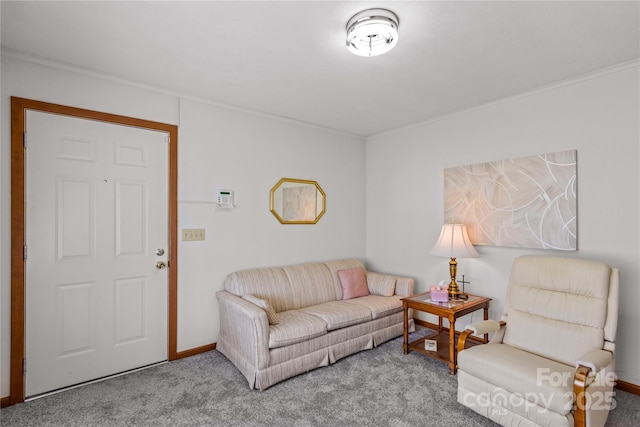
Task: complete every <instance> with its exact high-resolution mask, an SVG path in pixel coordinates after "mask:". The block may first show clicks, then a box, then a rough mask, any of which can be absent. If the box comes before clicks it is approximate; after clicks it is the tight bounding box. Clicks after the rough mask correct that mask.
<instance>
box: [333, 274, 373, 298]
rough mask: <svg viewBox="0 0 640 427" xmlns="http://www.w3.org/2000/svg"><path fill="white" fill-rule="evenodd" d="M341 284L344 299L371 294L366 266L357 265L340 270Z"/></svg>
mask: <svg viewBox="0 0 640 427" xmlns="http://www.w3.org/2000/svg"><path fill="white" fill-rule="evenodd" d="M338 277H339V278H340V286H341V287H342V299H343V300H345V299H351V298H357V297H362V296H365V295H369V288H368V287H367V279H366V278H365V274H364V268H362V267H356V268H349V269H347V270H340V271H338Z"/></svg>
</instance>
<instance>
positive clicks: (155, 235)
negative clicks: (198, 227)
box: [25, 111, 168, 397]
mask: <svg viewBox="0 0 640 427" xmlns="http://www.w3.org/2000/svg"><path fill="white" fill-rule="evenodd" d="M26 129H27V149H26V212H27V214H26V221H27V223H26V248H27V249H26V256H27V259H26V308H25V310H26V313H25V322H26V324H25V327H26V343H25V344H26V374H25V375H26V376H25V396H26V397H32V396H36V395H38V394H42V393H46V392H49V391H53V390H56V389H60V388H63V387H67V386H71V385H75V384H79V383H82V382H85V381H90V380H94V379H97V378H101V377H105V376H109V375H112V374H116V373H119V372H123V371H127V370H130V369H134V368H137V367H141V366H145V365H149V364H152V363H156V362H160V361H163V360H166V359H167V280H168V278H167V268H165V265H166V262H167V259H168V257H167V253H168V223H167V221H168V212H167V197H168V161H167V158H168V157H167V156H168V137H167V134H166V133H164V132H159V131H152V130H148V129H140V128H135V127H129V126H123V125H117V124H111V123H105V122H99V121H93V120H87V119H80V118H74V117H70V116H62V115H56V114H50V113H42V112H37V111H28V112H27V116H26Z"/></svg>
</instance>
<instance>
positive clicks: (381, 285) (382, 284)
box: [367, 272, 396, 297]
mask: <svg viewBox="0 0 640 427" xmlns="http://www.w3.org/2000/svg"><path fill="white" fill-rule="evenodd" d="M367 287H368V288H369V293H370V294H372V295H382V296H383V297H390V296H391V295H393V294H394V293H395V292H396V278H395V277H393V276H391V275H389V274H380V273H372V272H368V273H367Z"/></svg>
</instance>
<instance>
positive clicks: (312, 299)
mask: <svg viewBox="0 0 640 427" xmlns="http://www.w3.org/2000/svg"><path fill="white" fill-rule="evenodd" d="M282 269H283V270H284V272H285V273H286V275H287V276H288V278H289V283H290V284H291V295H288V296H287V298H288V299H290V300H292V301H293V306H292V307H291V308H294V309H299V308H303V307H309V306H311V305H315V304H322V303H324V302H329V301H336V300H337V299H338V297H337V293H336V289H335V287H334V286H333V281H332V278H331V272H330V271H329V269H328V268H327V266H326V265H324V264H323V263H305V264H296V265H288V266H285V267H282Z"/></svg>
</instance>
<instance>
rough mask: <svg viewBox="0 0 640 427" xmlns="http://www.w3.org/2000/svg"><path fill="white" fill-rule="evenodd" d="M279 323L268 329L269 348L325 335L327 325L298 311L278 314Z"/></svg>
mask: <svg viewBox="0 0 640 427" xmlns="http://www.w3.org/2000/svg"><path fill="white" fill-rule="evenodd" d="M278 314H279V316H280V322H279V323H278V324H277V325H272V326H270V327H269V348H278V347H284V346H287V345H290V344H295V343H299V342H302V341H306V340H310V339H312V338H315V337H319V336H320V335H323V334H326V333H327V324H326V323H325V322H324V321H323V320H322V319H319V318H317V317H315V316H311V315H309V314H305V313H302V312H301V311H299V310H288V311H283V312H281V313H278Z"/></svg>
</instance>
